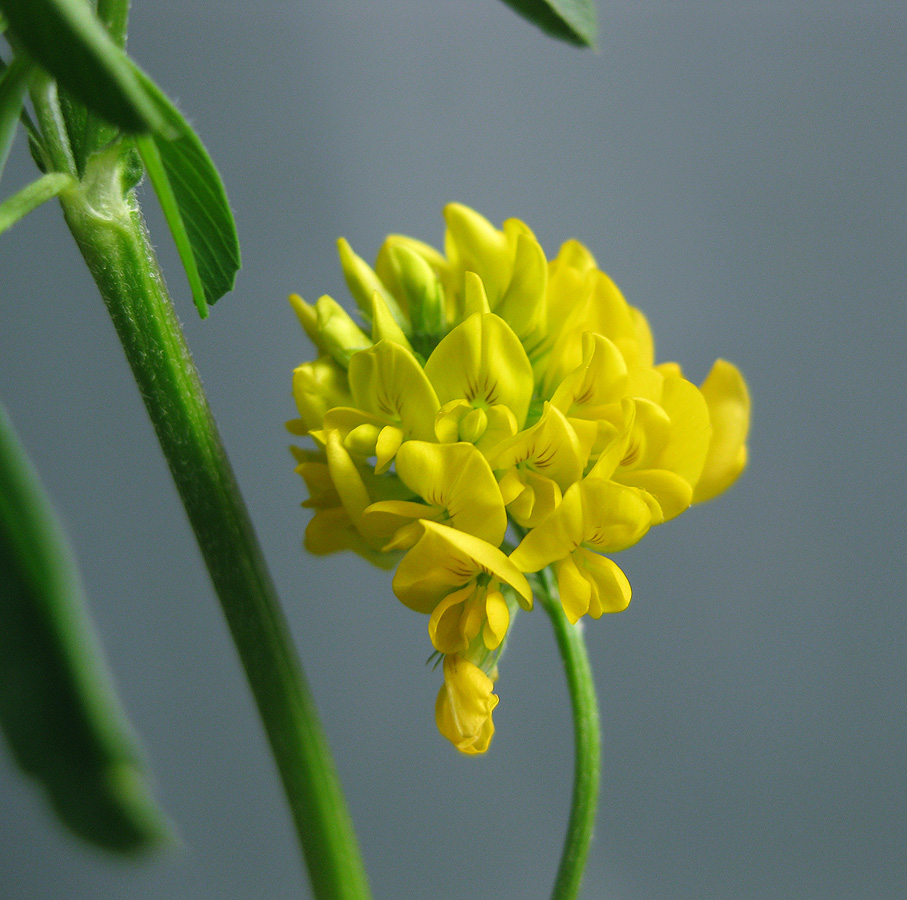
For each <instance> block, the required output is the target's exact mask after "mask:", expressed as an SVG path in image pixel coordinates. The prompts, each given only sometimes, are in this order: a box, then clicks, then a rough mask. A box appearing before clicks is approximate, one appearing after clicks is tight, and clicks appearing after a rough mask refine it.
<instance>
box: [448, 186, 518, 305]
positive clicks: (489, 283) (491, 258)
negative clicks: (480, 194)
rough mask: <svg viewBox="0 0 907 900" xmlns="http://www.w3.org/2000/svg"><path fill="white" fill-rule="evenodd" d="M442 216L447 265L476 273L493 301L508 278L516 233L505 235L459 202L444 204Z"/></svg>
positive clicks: (499, 294) (501, 292) (499, 295)
mask: <svg viewBox="0 0 907 900" xmlns="http://www.w3.org/2000/svg"><path fill="white" fill-rule="evenodd" d="M444 219H445V221H446V222H447V233H446V234H445V236H444V249H445V250H446V252H447V258H448V259H449V260H450V262H451V265H452V266H454V267H455V268H456V269H458V270H459V271H460V272H462V273H465V272H474V273H475V274H476V275H478V276H479V278H481V279H482V282H483V283H484V285H485V289H486V290H487V292H488V296H489V299H490V300H491V303H492V305H495V304H496V303H497V301H498V299H499V298H500V297H501V296H502V295H503V293H504V290H505V289H506V288H507V285H508V283H509V282H510V278H511V274H512V271H513V257H514V253H515V247H514V244H515V238H516V235H514V236H513V240H510V239H508V236H507V234H505V233H504V232H503V231H500V230H499V229H497V228H495V227H494V225H492V224H491V222H489V221H488V219H486V218H485V217H484V216H482V215H479V213H477V212H476V211H475V210H473V209H470V208H469V207H468V206H463V205H462V204H460V203H450V204H448V205H447V206H445V207H444Z"/></svg>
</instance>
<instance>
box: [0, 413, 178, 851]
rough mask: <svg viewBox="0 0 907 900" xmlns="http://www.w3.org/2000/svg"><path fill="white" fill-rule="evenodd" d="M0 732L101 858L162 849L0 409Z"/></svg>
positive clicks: (127, 733) (75, 590)
mask: <svg viewBox="0 0 907 900" xmlns="http://www.w3.org/2000/svg"><path fill="white" fill-rule="evenodd" d="M0 726H2V730H3V732H4V733H5V735H6V738H7V740H8V742H9V745H10V748H11V749H12V752H13V756H14V757H15V759H16V762H17V763H18V764H19V766H20V767H21V768H22V769H23V770H24V771H25V772H26V773H28V774H29V775H31V776H32V777H33V778H35V779H36V780H37V781H38V782H39V783H40V784H41V785H42V786H43V788H44V790H45V791H46V792H47V795H48V798H49V800H50V802H51V805H52V806H53V808H54V810H55V812H56V813H57V815H58V816H59V818H60V819H61V820H62V821H63V822H64V823H65V824H66V825H67V826H68V827H69V828H71V829H72V830H73V831H74V832H75V833H76V834H78V835H79V836H80V837H82V838H84V839H86V840H88V841H90V842H92V843H94V844H97V845H98V846H100V847H103V848H105V849H108V850H113V851H116V852H119V853H136V852H139V851H143V850H147V849H150V848H152V847H154V846H155V845H159V844H161V843H164V842H165V841H170V840H172V838H171V837H170V833H169V829H168V827H167V824H166V821H165V819H164V816H163V814H162V813H161V812H160V811H159V809H158V808H157V806H156V804H155V802H154V800H153V798H152V796H151V792H150V790H149V787H148V778H147V775H146V773H145V769H144V766H143V765H142V762H141V758H140V753H139V750H138V747H137V744H136V740H135V737H134V735H133V733H132V729H131V728H130V726H129V723H128V722H127V720H126V717H125V715H124V713H123V711H122V709H121V707H120V703H119V701H118V699H117V697H116V694H115V691H114V689H113V686H112V683H111V681H110V677H109V675H108V673H107V669H106V666H105V664H104V660H103V656H102V654H101V650H100V645H99V643H98V640H97V638H96V636H95V633H94V630H93V628H92V624H91V621H90V619H89V617H88V613H87V611H86V606H85V600H84V595H83V590H82V586H81V583H80V579H79V575H78V571H77V569H76V564H75V560H74V558H73V555H72V552H71V550H70V548H69V546H68V544H67V541H66V538H65V536H64V534H63V531H62V528H61V526H60V524H59V522H58V521H57V519H56V516H55V515H54V512H53V510H52V508H51V506H50V502H49V500H48V498H47V496H46V494H45V492H44V489H43V486H42V485H41V483H40V481H39V479H38V476H37V474H36V472H35V471H34V469H33V468H32V466H31V463H30V462H29V460H28V458H27V456H26V455H25V452H24V450H23V449H22V447H21V446H20V444H19V441H18V439H17V437H16V435H15V433H14V431H13V429H12V425H11V424H10V422H9V420H8V419H7V417H6V414H5V411H4V409H3V407H2V406H0Z"/></svg>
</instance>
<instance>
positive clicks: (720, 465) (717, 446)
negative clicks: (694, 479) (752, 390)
mask: <svg viewBox="0 0 907 900" xmlns="http://www.w3.org/2000/svg"><path fill="white" fill-rule="evenodd" d="M702 394H703V396H704V397H705V401H706V403H707V404H708V407H709V415H710V417H711V421H712V438H711V441H710V442H709V449H708V453H707V454H706V460H705V465H704V466H703V469H702V475H701V476H700V478H699V482H698V483H697V485H696V489H695V491H694V493H693V502H694V503H700V502H701V501H703V500H710V499H711V498H712V497H714V496H716V495H717V494H720V493H721V492H722V491H724V490H726V489H727V488H728V487H729V486H730V485H731V484H732V483H733V482H734V481H735V480H736V478H737V476H738V475H739V474H740V473H741V472H742V471H743V468H744V466H745V465H746V436H747V432H748V431H749V423H750V397H749V392H748V391H747V388H746V381H744V379H743V375H741V374H740V371H739V370H738V369H737V367H736V366H734V365H733V364H732V363H729V362H727V361H726V360H723V359H719V360H717V361H716V362H715V365H714V366H712V371H711V372H709V375H708V377H707V378H706V380H705V381H704V382H703V384H702Z"/></svg>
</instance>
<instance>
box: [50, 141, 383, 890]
mask: <svg viewBox="0 0 907 900" xmlns="http://www.w3.org/2000/svg"><path fill="white" fill-rule="evenodd" d="M116 153H117V151H116V148H114V149H112V150H110V151H108V152H107V154H102V155H100V156H98V155H96V156H95V157H93V158H92V161H91V163H90V165H89V168H88V171H87V172H86V175H85V178H84V180H83V182H82V185H81V186H80V187H78V188H76V189H74V190H72V191H69V192H67V193H65V194H63V195H61V202H62V204H63V210H64V215H65V217H66V221H67V224H68V225H69V228H70V230H71V231H72V233H73V235H74V237H75V239H76V242H77V243H78V245H79V248H80V250H81V252H82V255H83V256H84V258H85V261H86V263H87V264H88V268H89V269H90V271H91V274H92V276H93V277H94V279H95V281H96V283H97V285H98V287H99V289H100V291H101V295H102V296H103V298H104V302H105V303H106V305H107V308H108V311H109V312H110V315H111V318H112V319H113V323H114V325H115V326H116V329H117V332H118V334H119V337H120V340H121V341H122V343H123V347H124V349H125V351H126V356H127V358H128V360H129V363H130V365H131V366H132V371H133V374H134V376H135V379H136V382H137V383H138V386H139V390H140V391H141V394H142V397H143V399H144V401H145V405H146V407H147V409H148V412H149V414H150V416H151V420H152V422H153V424H154V428H155V430H156V432H157V435H158V439H159V441H160V443H161V447H162V449H163V451H164V455H165V456H166V458H167V462H168V464H169V466H170V471H171V473H172V475H173V478H174V481H175V482H176V485H177V488H178V490H179V493H180V496H181V498H182V500H183V504H184V505H185V507H186V511H187V513H188V515H189V520H190V522H191V524H192V528H193V529H194V531H195V535H196V539H197V540H198V543H199V546H200V548H201V551H202V554H203V556H204V559H205V562H206V564H207V566H208V571H209V572H210V573H211V578H212V581H213V583H214V588H215V590H216V592H217V595H218V597H219V599H220V602H221V606H222V608H223V611H224V615H225V616H226V619H227V623H228V625H229V628H230V632H231V634H232V636H233V640H234V643H235V644H236V647H237V650H238V652H239V655H240V658H241V660H242V664H243V667H244V668H245V671H246V675H247V677H248V680H249V683H250V685H251V688H252V692H253V694H254V697H255V701H256V703H257V705H258V710H259V713H260V714H261V718H262V721H263V723H264V727H265V730H266V732H267V736H268V740H269V741H270V745H271V750H272V752H273V754H274V757H275V760H276V762H277V766H278V768H279V771H280V775H281V778H282V780H283V786H284V789H285V792H286V795H287V798H288V800H289V804H290V808H291V811H292V815H293V818H294V821H295V824H296V828H297V831H298V833H299V839H300V842H301V844H302V849H303V852H304V855H305V860H306V863H307V866H308V869H309V874H310V876H311V880H312V887H313V890H314V894H315V897H316V898H318V900H363V898H368V897H369V895H370V894H369V888H368V883H367V880H366V877H365V871H364V868H363V865H362V861H361V858H360V856H359V851H358V848H357V844H356V838H355V834H354V832H353V828H352V824H351V821H350V817H349V813H348V811H347V808H346V804H345V802H344V798H343V794H342V792H341V788H340V783H339V780H338V778H337V774H336V771H335V769H334V766H333V762H332V759H331V754H330V750H329V748H328V745H327V740H326V738H325V735H324V733H323V731H322V729H321V726H320V724H319V721H318V716H317V711H316V709H315V705H314V701H313V699H312V696H311V693H310V691H309V688H308V686H307V684H306V680H305V676H304V674H303V671H302V668H301V665H300V663H299V661H298V658H297V656H296V654H295V652H294V649H293V646H292V640H291V637H290V634H289V629H288V627H287V624H286V622H285V619H284V617H283V614H282V612H281V609H280V605H279V602H278V600H277V597H276V593H275V589H274V586H273V583H272V581H271V578H270V575H269V573H268V571H267V569H266V567H265V563H264V560H263V557H262V554H261V551H260V548H259V545H258V542H257V539H256V537H255V535H254V533H253V529H252V524H251V522H250V520H249V516H248V513H247V511H246V508H245V506H244V504H243V501H242V498H241V496H240V493H239V490H238V488H237V485H236V482H235V480H234V476H233V472H232V470H231V468H230V465H229V463H228V461H227V458H226V455H225V453H224V449H223V447H222V444H221V441H220V437H219V435H218V433H217V429H216V426H215V424H214V420H213V418H212V416H211V413H210V410H209V408H208V404H207V400H206V398H205V395H204V393H203V391H202V387H201V384H200V381H199V378H198V374H197V372H196V370H195V367H194V365H193V363H192V360H191V357H190V354H189V349H188V347H187V346H186V343H185V339H184V337H183V334H182V331H181V329H180V327H179V323H178V321H177V319H176V315H175V313H174V311H173V308H172V305H171V302H170V298H169V296H168V294H167V290H166V288H165V286H164V282H163V279H162V277H161V274H160V271H159V269H158V265H157V261H156V259H155V256H154V252H153V250H152V248H151V246H150V243H149V241H148V238H147V233H146V230H145V227H144V223H143V221H142V218H141V214H140V211H139V208H138V205H137V204H136V202H135V200H134V197H133V195H132V193H131V192H129V193H128V194H126V195H125V196H124V194H123V191H122V189H121V187H120V178H119V175H118V173H117V169H118V166H117V165H116V160H117V155H116ZM105 157H106V158H105Z"/></svg>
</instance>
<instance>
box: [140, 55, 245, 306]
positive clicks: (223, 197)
mask: <svg viewBox="0 0 907 900" xmlns="http://www.w3.org/2000/svg"><path fill="white" fill-rule="evenodd" d="M136 72H137V74H138V75H139V76H140V78H141V79H142V84H143V86H144V88H145V90H146V91H147V92H148V94H149V95H150V96H151V97H153V98H154V100H155V103H157V105H158V109H159V110H160V112H161V114H162V115H163V117H164V118H165V120H166V122H167V124H168V126H170V129H171V132H172V133H173V134H175V135H176V136H175V137H174V138H172V139H170V140H168V139H167V138H166V137H162V136H161V135H157V134H154V135H150V136H141V137H139V138H138V139H137V141H136V143H137V146H138V148H139V152H140V153H141V154H142V161H143V162H144V163H145V168H146V169H147V170H148V176H149V178H150V179H151V183H152V184H153V185H154V189H155V191H156V192H157V195H158V199H159V200H160V202H161V208H162V209H163V211H164V215H165V216H166V218H167V224H168V225H169V226H170V231H171V233H172V234H173V239H174V241H175V242H176V247H177V250H178V251H179V255H180V259H181V260H182V262H183V266H184V267H185V269H186V276H187V277H188V279H189V284H190V286H191V288H192V296H193V299H194V300H195V305H196V306H197V307H198V312H199V315H200V316H201V317H202V318H203V319H204V318H205V317H206V316H207V315H208V304H212V303H215V302H216V301H217V300H219V299H220V298H221V297H222V296H223V295H224V294H226V293H227V291H230V290H232V289H233V285H234V283H235V281H236V273H237V272H238V271H239V266H240V255H239V238H238V237H237V234H236V223H235V222H234V221H233V213H232V212H231V211H230V204H229V201H228V200H227V194H226V191H225V190H224V185H223V182H222V181H221V179H220V175H219V174H218V172H217V169H216V168H215V167H214V163H213V162H212V161H211V157H210V156H208V152H207V150H205V148H204V145H203V144H202V142H201V141H200V140H199V138H198V135H197V134H196V133H195V132H194V131H193V130H192V127H191V126H190V125H189V123H188V122H187V121H186V120H185V119H184V118H183V117H182V115H181V114H180V112H179V110H178V109H177V108H176V107H175V106H174V105H173V104H172V103H171V102H170V101H169V100H168V99H167V97H166V96H165V95H164V94H163V93H161V91H160V89H159V88H158V87H157V85H155V84H154V83H153V82H152V81H151V80H150V79H149V78H148V77H147V76H146V75H144V74H143V73H141V72H139V70H138V69H136Z"/></svg>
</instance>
